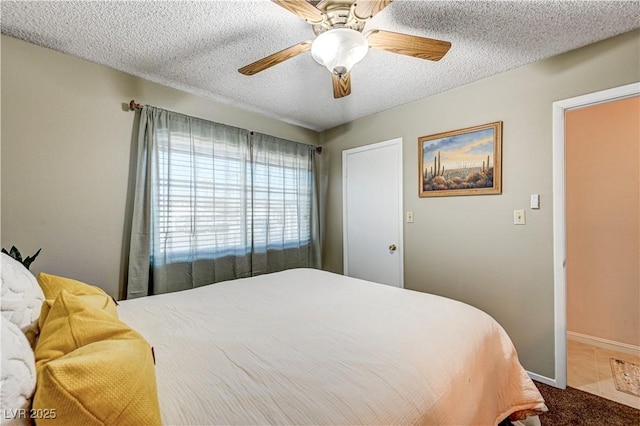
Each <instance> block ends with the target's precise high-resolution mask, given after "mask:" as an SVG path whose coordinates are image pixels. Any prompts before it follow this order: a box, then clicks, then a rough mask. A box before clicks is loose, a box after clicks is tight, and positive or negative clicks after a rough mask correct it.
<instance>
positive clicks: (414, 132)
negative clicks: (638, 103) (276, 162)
mask: <svg viewBox="0 0 640 426" xmlns="http://www.w3.org/2000/svg"><path fill="white" fill-rule="evenodd" d="M639 53H640V31H635V32H633V33H628V34H625V35H622V36H619V37H616V38H613V39H610V40H606V41H603V42H601V43H598V44H595V45H592V46H588V47H585V48H582V49H579V50H576V51H573V52H569V53H567V54H564V55H561V56H558V57H555V58H552V59H550V60H545V61H541V62H538V63H535V64H532V65H528V66H524V67H521V68H518V69H514V70H511V71H509V72H505V73H503V74H499V75H496V76H493V77H491V78H487V79H484V80H481V81H478V82H475V83H472V84H469V85H467V86H464V87H461V88H458V89H455V90H451V91H449V92H446V93H442V94H439V95H436V96H432V97H429V98H426V99H422V100H420V101H417V102H413V103H411V104H407V105H405V106H402V107H399V108H395V109H392V110H389V111H385V112H382V113H379V114H375V115H371V116H368V117H365V118H362V119H360V120H357V121H354V122H352V123H349V124H346V125H343V126H340V127H336V128H334V129H331V130H329V131H327V132H326V134H325V135H324V138H325V139H324V144H325V151H323V156H325V155H326V156H327V160H328V161H329V166H330V168H329V184H328V193H327V203H328V205H327V212H326V215H327V226H326V228H327V235H326V240H325V245H324V250H323V254H324V262H325V266H326V268H327V269H329V270H333V271H342V187H341V170H342V164H341V152H342V150H344V149H347V148H352V147H356V146H361V145H365V144H370V143H374V142H379V141H383V140H389V139H392V138H396V137H402V138H403V139H404V157H403V163H404V194H403V195H404V210H405V211H408V210H412V211H413V212H414V214H415V222H414V223H411V224H405V231H404V248H405V252H404V262H405V287H406V288H409V289H415V290H420V291H426V292H431V293H435V294H440V295H444V296H448V297H452V298H454V299H459V300H462V301H464V302H467V303H469V304H471V305H474V306H477V307H479V308H481V309H483V310H485V311H486V312H488V313H489V314H490V315H492V316H493V317H494V318H495V319H496V320H498V321H499V322H500V323H501V324H502V325H503V326H504V327H505V329H506V330H507V332H508V333H509V334H510V336H511V338H512V339H513V341H514V343H515V345H516V348H517V349H518V353H519V357H520V360H521V362H522V363H523V365H524V366H525V368H526V369H527V370H529V371H531V372H533V373H536V374H539V375H542V376H546V377H550V378H554V377H555V372H554V340H553V333H554V322H553V317H554V313H553V303H554V300H553V242H552V239H553V238H552V237H553V229H552V204H551V199H552V146H551V134H552V132H551V125H552V122H551V121H552V120H551V118H552V115H551V106H552V103H553V102H554V101H557V100H560V99H566V98H570V97H574V96H577V95H581V94H585V93H590V92H595V91H598V90H602V89H606V88H610V87H615V86H620V85H623V84H628V83H631V82H635V81H638V80H640V54H639ZM352 96H353V95H352ZM498 120H501V121H503V123H504V128H503V162H502V164H503V184H502V187H503V193H502V195H484V196H469V197H435V198H419V197H418V188H417V181H418V158H417V151H418V147H417V143H418V142H417V141H418V138H419V137H420V136H425V135H431V134H435V133H439V132H444V131H448V130H455V129H460V128H464V127H469V126H474V125H479V124H484V123H490V122H494V121H498ZM533 193H537V194H540V195H541V209H540V210H531V209H529V208H528V207H529V195H530V194H533ZM514 209H525V210H526V219H527V224H526V225H524V226H522V225H520V226H516V225H513V210H514Z"/></svg>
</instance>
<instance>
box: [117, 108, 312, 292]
mask: <svg viewBox="0 0 640 426" xmlns="http://www.w3.org/2000/svg"><path fill="white" fill-rule="evenodd" d="M140 114H141V115H140V130H139V138H138V162H137V164H138V169H137V175H136V192H135V197H134V207H133V215H132V229H131V245H130V255H129V281H128V287H127V297H128V298H134V297H140V296H145V295H148V294H159V293H166V292H170V291H177V290H184V289H187V288H193V287H197V286H200V285H206V284H210V283H214V282H218V281H224V280H229V279H234V278H240V277H247V276H251V275H257V274H262V273H267V272H275V271H279V270H283V269H288V268H295V267H315V268H317V267H320V247H319V241H318V234H319V232H318V229H319V224H318V212H317V202H316V199H315V197H316V190H315V179H316V177H315V168H314V156H315V149H314V147H311V146H308V145H304V144H300V143H296V142H291V141H287V140H283V139H279V138H275V137H273V136H268V135H262V134H259V133H250V132H248V131H247V130H244V129H239V128H236V127H231V126H226V125H223V124H219V123H213V122H211V121H206V120H201V119H198V118H194V117H189V116H186V115H183V114H178V113H174V112H171V111H166V110H162V109H160V108H155V107H150V106H144V107H143V108H142V111H141V113H140Z"/></svg>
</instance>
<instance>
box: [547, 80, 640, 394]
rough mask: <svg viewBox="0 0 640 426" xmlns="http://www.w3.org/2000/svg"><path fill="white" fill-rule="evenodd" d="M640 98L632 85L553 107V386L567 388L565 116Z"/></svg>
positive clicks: (639, 87)
mask: <svg viewBox="0 0 640 426" xmlns="http://www.w3.org/2000/svg"><path fill="white" fill-rule="evenodd" d="M638 94H640V83H633V84H629V85H626V86H622V87H617V88H614V89H608V90H604V91H601V92H596V93H592V94H588V95H584V96H579V97H575V98H571V99H565V100H562V101H558V102H554V104H553V240H554V241H553V245H554V300H555V306H554V311H555V338H554V342H555V383H554V385H555V386H557V387H560V388H565V387H566V385H567V287H566V285H567V280H566V259H567V257H566V250H567V240H566V237H567V223H566V212H567V210H566V175H565V172H566V170H565V165H566V157H565V151H566V143H565V131H566V122H565V113H566V112H567V111H568V110H571V109H576V108H583V107H587V106H592V105H597V104H601V103H605V102H610V101H615V100H621V99H625V98H629V97H632V96H637V95H638Z"/></svg>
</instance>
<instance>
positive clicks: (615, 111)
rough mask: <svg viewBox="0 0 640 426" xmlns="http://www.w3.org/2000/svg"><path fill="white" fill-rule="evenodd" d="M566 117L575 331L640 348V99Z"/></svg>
mask: <svg viewBox="0 0 640 426" xmlns="http://www.w3.org/2000/svg"><path fill="white" fill-rule="evenodd" d="M565 117H566V124H565V126H566V127H565V140H566V142H565V143H566V209H567V330H569V331H573V332H576V333H580V334H585V335H587V336H593V337H599V338H602V339H607V340H612V341H614V342H619V343H626V344H628V345H634V346H640V238H639V232H638V231H639V229H638V227H639V225H640V219H639V215H640V97H638V96H636V97H633V98H629V99H625V100H620V101H616V102H609V103H606V104H600V105H595V106H591V107H588V108H581V109H576V110H572V111H568V112H567V113H566V116H565Z"/></svg>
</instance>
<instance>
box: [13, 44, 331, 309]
mask: <svg viewBox="0 0 640 426" xmlns="http://www.w3.org/2000/svg"><path fill="white" fill-rule="evenodd" d="M1 75H2V117H1V119H2V177H1V179H2V182H1V185H2V211H1V217H2V227H1V231H2V238H1V243H2V246H3V247H7V248H8V247H10V246H11V245H13V244H15V245H16V246H17V247H18V248H19V249H20V250H21V251H23V252H24V253H27V254H32V253H33V252H35V251H36V250H37V249H38V248H40V247H42V248H43V250H42V253H41V254H40V256H39V258H38V259H37V260H36V262H35V263H34V264H33V265H32V270H33V272H35V273H37V272H39V271H47V272H50V273H53V274H59V275H65V276H70V277H73V278H76V279H79V280H82V281H85V282H88V283H92V284H96V285H99V286H101V287H103V288H104V289H105V290H106V291H108V292H109V293H110V294H112V295H113V296H117V295H118V293H119V288H120V283H121V282H122V280H123V276H124V275H123V274H124V265H125V264H126V261H125V259H124V256H125V255H123V253H125V254H126V247H127V246H128V242H127V235H126V234H127V231H128V228H129V225H128V224H127V223H126V222H125V216H126V214H127V213H128V212H129V211H130V209H131V204H130V201H129V200H130V197H131V190H132V188H131V181H130V179H129V176H130V175H131V168H132V164H131V160H132V156H131V150H132V146H133V145H132V140H133V135H134V134H135V133H136V132H137V120H135V117H136V114H134V113H133V112H129V111H125V110H124V109H123V104H126V103H128V101H129V100H131V99H135V100H136V101H138V102H141V103H145V104H149V105H155V106H158V107H162V108H166V109H170V110H173V111H178V112H182V113H184V114H189V115H193V116H197V117H202V118H205V119H209V120H212V121H216V122H220V123H225V124H229V125H232V126H237V127H242V128H245V129H249V130H255V131H259V132H262V133H266V134H271V135H274V136H279V137H282V138H286V139H290V140H295V141H298V142H304V143H310V144H317V143H318V134H317V133H316V132H313V131H310V130H307V129H303V128H300V127H297V126H293V125H289V124H285V123H283V122H280V121H277V120H272V119H268V118H266V117H264V116H261V115H258V114H254V113H249V112H245V111H242V110H239V109H237V108H233V107H230V106H226V105H223V104H220V103H216V102H213V101H208V100H205V99H202V98H199V97H197V96H193V95H190V94H187V93H185V92H181V91H179V90H174V89H170V88H167V87H164V86H161V85H158V84H154V83H151V82H149V81H146V80H143V79H140V78H137V77H133V76H131V75H128V74H125V73H122V72H119V71H115V70H113V69H110V68H107V67H104V66H101V65H96V64H93V63H90V62H87V61H83V60H80V59H77V58H74V57H71V56H68V55H64V54H61V53H58V52H55V51H52V50H48V49H43V48H40V47H37V46H34V45H31V44H28V43H25V42H22V41H19V40H16V39H13V38H10V37H7V36H4V35H3V36H2V74H1ZM123 248H125V250H123Z"/></svg>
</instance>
